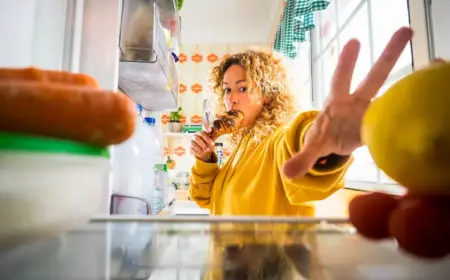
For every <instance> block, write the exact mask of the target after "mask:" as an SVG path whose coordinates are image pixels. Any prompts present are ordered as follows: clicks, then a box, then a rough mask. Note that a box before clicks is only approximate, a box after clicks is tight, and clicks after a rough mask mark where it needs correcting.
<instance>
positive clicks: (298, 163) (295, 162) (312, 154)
mask: <svg viewBox="0 0 450 280" xmlns="http://www.w3.org/2000/svg"><path fill="white" fill-rule="evenodd" d="M319 157H320V147H319V146H318V145H314V146H313V145H307V146H305V147H303V149H302V150H301V151H300V152H299V153H297V154H296V155H294V156H293V157H292V158H291V159H289V160H288V161H287V162H286V163H285V164H284V166H283V173H284V175H285V176H286V177H288V178H295V177H301V176H304V175H306V173H308V171H309V170H310V169H311V168H312V167H313V166H314V164H315V163H316V161H317V159H318V158H319Z"/></svg>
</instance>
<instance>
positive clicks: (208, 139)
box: [199, 131, 215, 148]
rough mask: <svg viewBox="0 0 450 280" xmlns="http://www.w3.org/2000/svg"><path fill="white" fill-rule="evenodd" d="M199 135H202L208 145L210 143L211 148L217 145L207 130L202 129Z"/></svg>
mask: <svg viewBox="0 0 450 280" xmlns="http://www.w3.org/2000/svg"><path fill="white" fill-rule="evenodd" d="M199 135H200V136H201V138H202V140H203V141H204V142H205V143H206V145H208V146H209V147H211V148H213V147H214V145H215V144H214V141H213V140H212V139H211V137H209V135H208V134H207V133H206V132H205V131H201V132H200V133H199Z"/></svg>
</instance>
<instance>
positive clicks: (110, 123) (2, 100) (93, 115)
mask: <svg viewBox="0 0 450 280" xmlns="http://www.w3.org/2000/svg"><path fill="white" fill-rule="evenodd" d="M135 122H136V108H135V104H134V102H133V101H131V100H130V99H129V98H128V97H127V96H126V95H124V94H122V93H117V92H112V91H104V90H99V89H93V88H89V87H83V86H74V85H67V84H60V83H53V84H52V83H43V82H30V81H18V80H14V79H13V80H9V81H7V80H0V131H7V132H15V133H25V134H32V135H41V136H47V137H54V138H61V139H68V140H73V141H78V142H82V143H86V144H92V145H96V146H101V147H104V146H109V145H114V144H118V143H121V142H123V141H125V140H127V139H128V138H129V137H130V136H131V135H132V134H133V132H134V128H135Z"/></svg>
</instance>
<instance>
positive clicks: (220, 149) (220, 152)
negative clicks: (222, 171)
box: [215, 142, 223, 165]
mask: <svg viewBox="0 0 450 280" xmlns="http://www.w3.org/2000/svg"><path fill="white" fill-rule="evenodd" d="M215 148H216V155H217V161H218V164H219V165H221V164H222V162H223V143H219V142H218V143H216V144H215Z"/></svg>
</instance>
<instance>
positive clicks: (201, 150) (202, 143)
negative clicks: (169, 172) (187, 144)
mask: <svg viewBox="0 0 450 280" xmlns="http://www.w3.org/2000/svg"><path fill="white" fill-rule="evenodd" d="M210 130H211V129H210V128H208V127H207V128H206V129H205V130H204V131H200V132H197V133H196V134H195V135H194V137H193V138H192V140H191V152H192V154H194V155H195V156H196V157H197V158H198V159H199V160H201V161H204V162H210V161H211V158H212V153H213V151H214V145H215V143H214V140H212V139H211V137H209V136H208V133H209V132H210Z"/></svg>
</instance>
